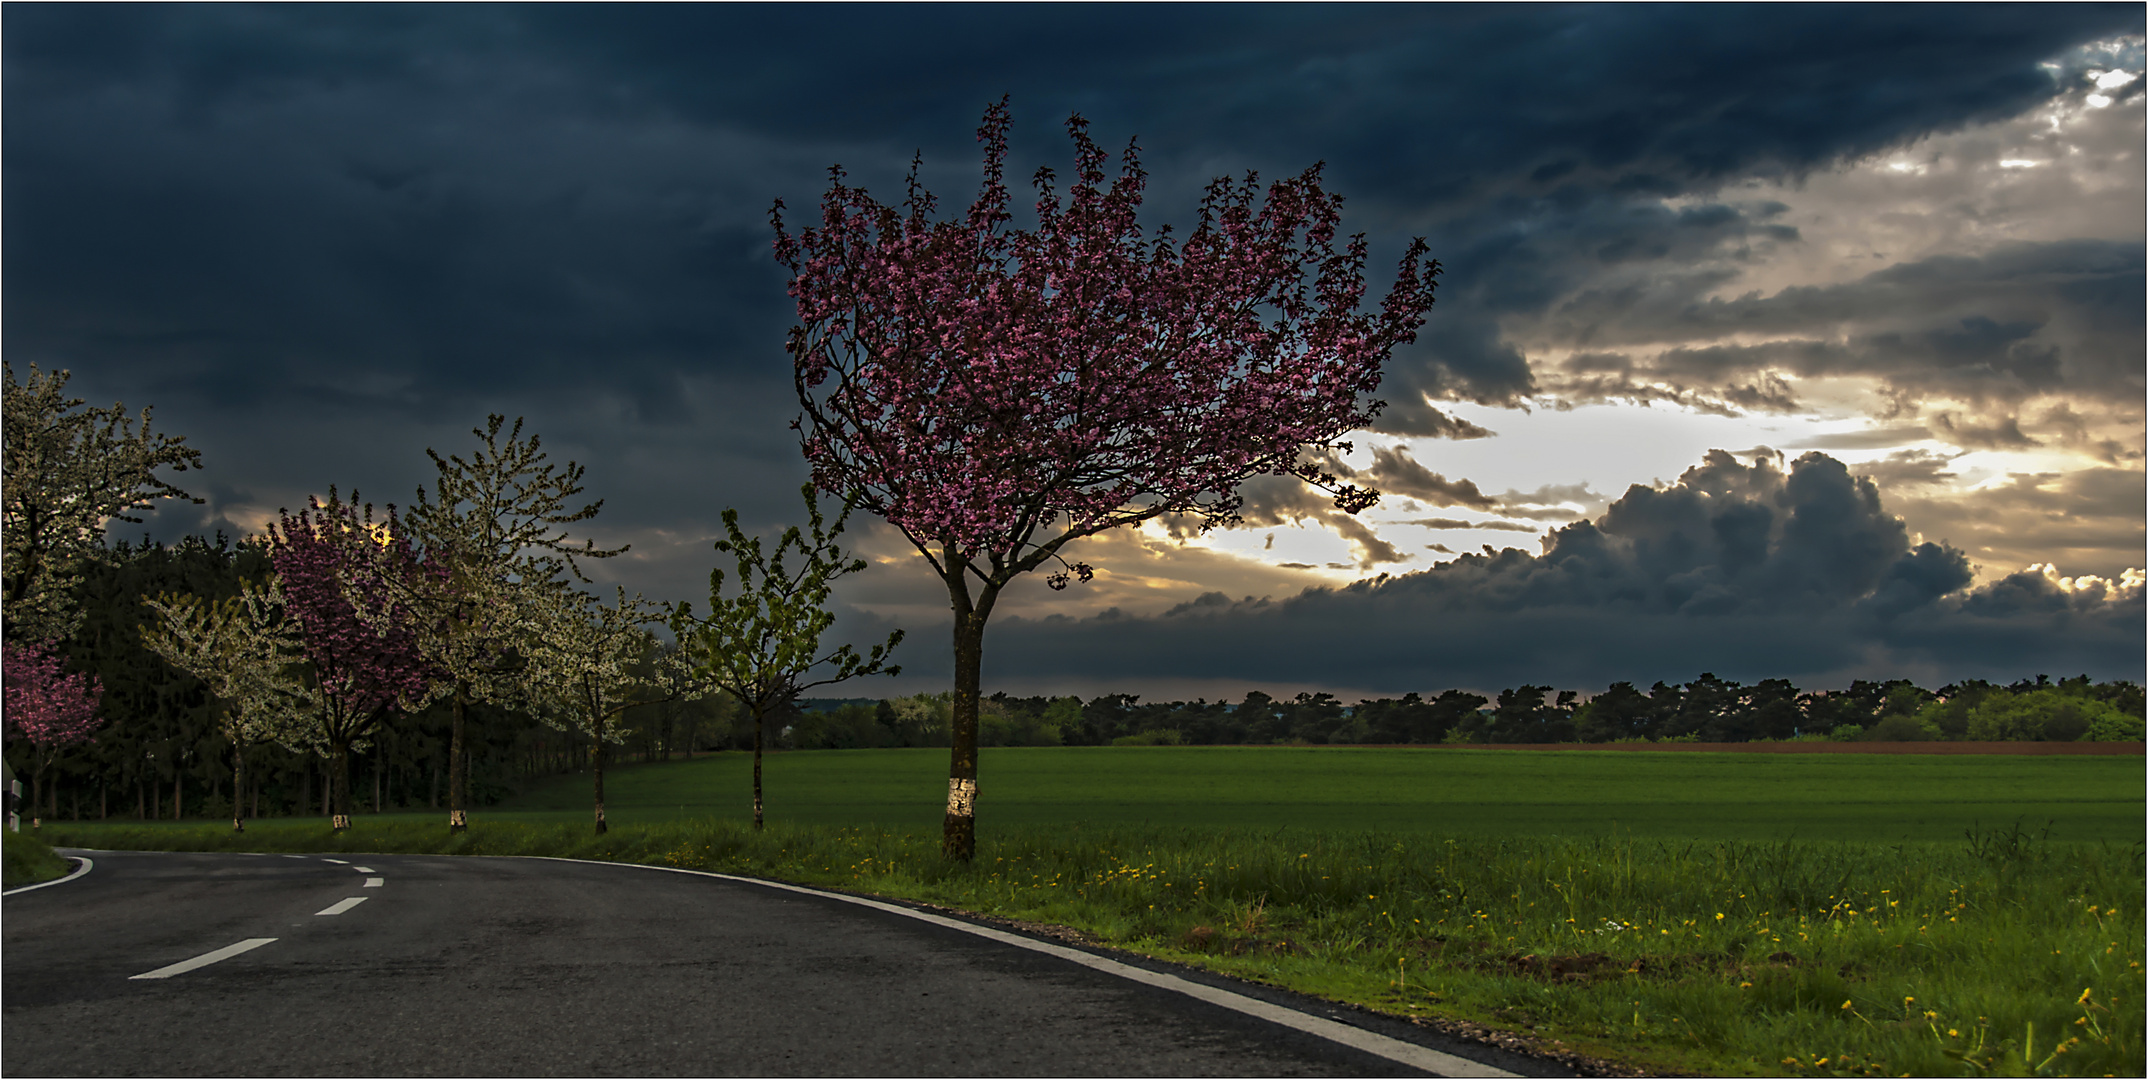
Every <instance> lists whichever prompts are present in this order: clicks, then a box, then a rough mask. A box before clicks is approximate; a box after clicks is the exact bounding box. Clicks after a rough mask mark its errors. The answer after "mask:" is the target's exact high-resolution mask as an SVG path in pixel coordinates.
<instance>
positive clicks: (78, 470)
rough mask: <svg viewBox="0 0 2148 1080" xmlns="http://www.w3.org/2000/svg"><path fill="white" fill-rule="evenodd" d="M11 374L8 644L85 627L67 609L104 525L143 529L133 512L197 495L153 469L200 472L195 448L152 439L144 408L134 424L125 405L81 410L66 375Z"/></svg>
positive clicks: (3, 501) (5, 530)
mask: <svg viewBox="0 0 2148 1080" xmlns="http://www.w3.org/2000/svg"><path fill="white" fill-rule="evenodd" d="M0 367H4V368H5V372H6V376H7V393H6V409H5V414H6V419H5V421H4V423H0V427H4V428H5V433H6V434H5V453H4V458H5V470H6V476H5V484H4V487H5V491H4V492H0V506H4V521H0V542H4V545H5V548H6V557H5V566H6V569H5V571H4V573H0V577H4V578H5V582H4V586H0V589H4V595H5V597H6V608H5V617H6V623H7V627H6V633H7V640H9V641H50V640H53V639H56V638H61V637H65V636H67V635H68V634H70V633H73V632H74V629H75V626H76V625H77V624H78V623H79V622H80V621H81V620H80V616H79V615H78V614H77V613H75V612H74V611H73V609H72V606H71V604H70V603H69V597H70V593H71V591H72V589H73V587H74V585H75V583H76V581H77V580H79V578H80V576H81V565H82V563H83V561H84V560H87V559H91V558H95V557H97V555H98V554H99V553H100V552H101V551H102V548H103V544H104V532H105V527H106V526H107V525H108V524H110V523H111V522H113V521H130V522H134V523H137V524H139V523H140V522H141V520H142V519H141V518H139V517H135V516H133V514H134V512H135V511H138V510H146V509H148V508H149V507H151V506H153V505H155V501H156V500H158V499H185V500H188V501H190V502H196V503H198V502H201V501H202V500H201V499H198V498H195V497H194V496H192V495H188V494H187V493H186V492H184V491H181V490H179V489H178V488H176V487H174V486H172V485H171V484H170V483H167V482H166V481H165V480H163V479H162V478H161V477H159V476H158V475H157V470H158V469H161V468H166V467H169V468H171V469H172V470H173V471H174V472H185V471H186V470H188V469H190V468H193V469H198V468H200V467H201V451H199V450H195V449H192V448H190V447H188V446H187V445H186V440H185V439H184V438H179V437H173V436H169V435H158V434H154V433H152V432H151V431H150V429H149V410H148V409H143V410H142V415H141V417H140V420H139V424H140V426H139V427H137V426H136V424H137V421H136V419H135V418H134V417H130V416H128V415H127V409H126V406H124V405H121V404H118V403H117V402H115V403H113V405H112V407H111V408H109V409H85V408H83V402H82V399H80V398H70V397H67V396H66V388H67V380H68V377H69V373H68V372H66V371H64V370H63V371H57V372H53V373H50V374H40V373H39V372H38V370H37V366H36V365H34V364H33V365H31V367H30V377H29V380H28V381H26V382H21V383H18V382H16V381H15V369H14V367H13V366H12V365H5V364H0Z"/></svg>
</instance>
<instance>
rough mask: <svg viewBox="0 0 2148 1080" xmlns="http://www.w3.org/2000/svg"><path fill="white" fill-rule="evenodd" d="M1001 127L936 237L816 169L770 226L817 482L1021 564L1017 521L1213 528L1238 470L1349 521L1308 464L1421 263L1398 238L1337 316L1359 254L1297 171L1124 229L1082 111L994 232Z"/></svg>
mask: <svg viewBox="0 0 2148 1080" xmlns="http://www.w3.org/2000/svg"><path fill="white" fill-rule="evenodd" d="M1008 124H1009V113H1008V111H1007V107H1006V103H1005V102H1004V101H1002V102H1000V103H999V104H996V105H994V106H992V107H991V108H990V109H989V110H987V112H986V114H985V118H984V122H983V125H982V126H981V127H980V128H979V131H978V139H979V141H980V142H982V143H984V144H985V147H986V152H985V183H984V186H983V189H982V191H981V192H980V193H979V195H978V197H977V199H976V201H975V202H974V203H972V204H971V206H970V208H969V211H968V214H967V215H966V216H965V217H963V218H962V219H960V220H935V218H934V216H933V211H934V209H935V200H934V198H933V196H932V195H931V194H930V193H929V192H926V191H924V190H923V189H922V188H921V187H920V186H919V184H918V181H917V174H916V171H915V168H914V167H913V170H912V172H911V176H910V181H909V193H908V196H907V198H906V199H905V200H904V203H903V206H902V208H900V209H898V208H896V207H893V206H885V205H882V204H880V203H879V202H877V201H875V200H874V199H873V198H872V197H871V196H870V195H869V194H867V192H866V191H865V190H864V189H862V188H855V187H851V186H849V185H847V184H846V183H844V179H843V177H844V174H843V172H842V170H841V169H840V168H835V169H831V170H830V174H831V186H830V187H829V189H828V192H827V194H826V195H825V196H824V197H823V199H822V202H821V219H820V224H819V226H818V227H816V228H808V229H806V230H804V231H803V232H802V233H799V234H796V235H793V234H792V233H790V232H789V231H788V230H787V229H786V228H785V226H784V223H783V218H782V211H783V204H782V203H781V202H780V201H779V202H778V203H777V204H776V206H775V208H774V210H773V211H772V213H771V217H772V218H773V221H774V225H775V230H776V243H775V251H776V257H777V259H778V260H779V261H780V262H782V263H783V264H784V265H785V266H786V267H787V268H789V270H790V271H791V273H792V278H791V282H790V294H791V296H792V297H793V298H794V299H795V300H796V302H797V308H798V316H799V320H800V324H799V325H798V326H797V327H796V328H794V329H793V330H792V332H791V337H790V341H789V349H790V351H791V353H792V356H793V359H794V361H795V367H796V377H797V382H798V390H799V397H800V401H801V403H802V405H803V406H804V408H805V410H806V414H807V415H806V417H805V418H804V419H805V420H809V421H810V425H809V426H804V425H803V424H802V428H803V430H802V436H803V442H804V449H805V453H806V456H807V458H808V459H809V461H810V462H811V464H812V467H813V477H814V483H815V485H816V486H818V487H820V488H821V489H823V490H829V491H841V492H845V493H847V494H854V495H855V496H856V497H857V498H858V500H859V502H860V504H861V505H864V506H865V507H866V508H867V509H869V510H871V511H872V512H874V513H876V514H879V515H881V516H882V517H885V518H886V519H887V520H888V521H889V522H891V523H893V524H895V525H896V526H898V527H899V528H901V529H903V530H904V532H905V533H906V534H908V535H909V536H910V537H911V539H912V540H913V541H916V542H918V543H920V545H921V546H927V545H929V546H932V547H940V548H946V549H950V550H951V552H952V553H953V554H956V555H957V556H958V557H961V558H964V559H967V558H969V557H971V556H972V555H977V554H985V555H988V556H993V557H996V558H997V559H1010V560H1019V559H1020V558H1021V557H1022V555H1023V552H1022V550H1021V549H1022V548H1023V547H1024V545H1026V544H1028V543H1029V542H1030V539H1029V538H1030V537H1032V536H1034V535H1036V533H1037V531H1038V529H1039V528H1042V527H1047V526H1050V525H1051V524H1052V523H1053V522H1055V521H1061V522H1063V523H1064V524H1063V528H1064V530H1065V531H1066V532H1067V533H1070V534H1075V535H1085V534H1087V533H1091V532H1096V531H1099V530H1101V529H1103V528H1108V527H1110V526H1112V525H1116V524H1123V523H1127V522H1131V521H1138V520H1142V519H1144V518H1147V517H1150V516H1154V515H1155V514H1159V513H1165V512H1171V513H1189V514H1196V515H1199V516H1200V517H1201V518H1202V519H1203V521H1204V522H1205V523H1207V524H1210V525H1214V524H1221V523H1228V522H1230V521H1232V520H1234V517H1235V512H1236V510H1237V509H1238V506H1239V500H1238V498H1237V497H1236V495H1235V494H1234V489H1235V488H1236V486H1237V485H1238V484H1239V483H1240V482H1241V481H1243V480H1245V479H1246V478H1248V477H1251V476H1255V475H1261V474H1285V473H1287V474H1292V475H1296V476H1299V477H1301V478H1303V479H1305V480H1306V481H1308V482H1311V483H1314V484H1318V485H1321V486H1324V487H1327V488H1328V489H1330V490H1332V491H1335V492H1336V494H1337V497H1338V500H1337V501H1338V504H1339V505H1342V506H1344V507H1345V508H1346V509H1350V510H1357V509H1362V508H1363V507H1364V506H1366V505H1369V504H1370V502H1371V500H1372V499H1374V498H1376V497H1377V496H1376V495H1375V494H1373V493H1370V492H1364V491H1360V490H1358V489H1356V488H1352V487H1350V486H1348V485H1338V484H1337V482H1336V479H1335V477H1333V476H1332V475H1329V474H1326V473H1323V472H1321V471H1319V469H1318V468H1317V466H1316V465H1314V464H1312V463H1311V458H1310V457H1309V455H1307V454H1306V453H1305V451H1306V450H1307V449H1308V448H1313V449H1317V448H1326V447H1343V446H1345V445H1346V444H1341V443H1338V442H1337V441H1336V440H1338V439H1339V438H1340V437H1341V436H1342V435H1343V434H1344V433H1346V432H1348V431H1350V430H1351V429H1353V428H1358V427H1362V426H1364V425H1365V424H1366V423H1367V422H1369V421H1370V419H1371V418H1372V416H1373V415H1374V414H1375V413H1376V412H1377V411H1378V409H1379V408H1380V407H1381V404H1382V403H1380V402H1378V401H1372V400H1369V399H1368V397H1367V395H1369V394H1371V393H1372V392H1373V391H1374V390H1375V389H1376V388H1377V387H1378V385H1379V382H1380V368H1381V365H1382V363H1383V362H1384V361H1385V360H1386V358H1387V356H1388V354H1389V353H1390V352H1391V351H1392V350H1393V349H1394V348H1396V347H1397V346H1398V345H1401V344H1404V343H1407V342H1410V341H1414V340H1415V338H1416V332H1417V328H1418V327H1419V326H1420V325H1422V323H1423V321H1424V315H1425V312H1426V311H1427V310H1428V309H1429V308H1430V307H1431V305H1432V300H1433V287H1434V285H1435V281H1434V279H1435V277H1436V276H1437V275H1438V273H1439V264H1438V263H1437V262H1435V261H1433V260H1431V259H1430V258H1428V257H1427V256H1426V250H1425V245H1424V243H1423V242H1422V241H1421V240H1420V241H1416V242H1413V243H1412V244H1411V245H1410V247H1409V249H1408V251H1407V252H1406V253H1405V254H1404V255H1403V257H1402V259H1401V263H1400V266H1399V268H1398V270H1397V276H1396V280H1395V284H1394V287H1393V288H1392V289H1391V290H1390V291H1389V293H1388V295H1387V298H1386V300H1385V301H1384V302H1383V303H1382V304H1381V306H1380V308H1379V310H1378V311H1372V312H1362V313H1361V312H1359V311H1358V306H1359V302H1360V300H1361V299H1362V297H1363V293H1364V276H1363V269H1364V263H1365V256H1366V244H1365V239H1364V236H1363V235H1362V234H1359V235H1356V236H1351V237H1348V238H1347V239H1346V240H1345V241H1344V242H1343V243H1342V244H1341V246H1340V247H1338V246H1337V223H1338V221H1339V220H1340V216H1341V203H1342V199H1341V197H1340V196H1336V195H1330V194H1328V193H1327V192H1326V191H1324V190H1323V189H1322V187H1321V179H1320V171H1321V170H1320V166H1318V165H1315V166H1314V167H1312V168H1310V169H1308V170H1306V171H1305V172H1304V173H1303V174H1301V175H1298V176H1296V177H1292V178H1289V179H1286V180H1282V181H1278V182H1276V183H1273V184H1271V185H1269V186H1268V188H1267V192H1266V197H1265V199H1261V198H1259V197H1258V196H1259V194H1260V193H1259V190H1258V185H1257V180H1258V178H1257V177H1256V176H1254V175H1253V174H1250V173H1249V174H1247V176H1246V177H1245V178H1244V179H1243V180H1241V181H1234V180H1232V179H1230V178H1227V177H1226V178H1219V179H1217V180H1216V181H1214V182H1213V183H1211V184H1210V185H1209V187H1208V190H1207V195H1206V196H1205V198H1204V199H1203V200H1202V203H1201V208H1200V220H1199V224H1198V225H1197V226H1196V227H1195V228H1194V229H1193V230H1192V231H1191V232H1190V233H1188V234H1186V235H1185V236H1184V237H1183V238H1176V237H1174V236H1173V234H1172V232H1171V230H1170V229H1169V228H1168V227H1165V228H1163V229H1161V230H1159V231H1158V232H1157V234H1156V235H1155V236H1154V237H1153V238H1150V237H1148V236H1147V235H1146V234H1144V232H1143V230H1142V227H1141V226H1140V224H1139V223H1138V222H1137V221H1136V212H1137V211H1138V209H1139V208H1140V205H1141V199H1142V191H1143V188H1144V186H1145V184H1146V180H1147V176H1146V173H1145V172H1144V171H1143V170H1142V168H1141V165H1140V162H1139V160H1138V156H1137V153H1136V149H1135V147H1134V146H1133V145H1132V144H1129V145H1128V147H1127V150H1126V152H1125V154H1124V155H1122V161H1121V168H1120V171H1119V175H1118V176H1117V177H1116V178H1115V179H1111V180H1110V182H1109V184H1108V186H1107V184H1106V179H1107V178H1106V175H1105V164H1106V162H1107V160H1108V156H1107V155H1106V154H1105V153H1104V151H1102V150H1101V149H1099V148H1098V147H1097V145H1096V144H1095V143H1094V142H1093V141H1092V140H1091V139H1090V138H1089V135H1088V130H1087V124H1086V122H1085V121H1083V120H1082V119H1081V117H1079V116H1075V117H1072V118H1070V119H1069V120H1068V121H1067V131H1068V133H1069V134H1070V135H1071V136H1072V138H1073V140H1074V144H1075V148H1076V169H1075V180H1074V184H1073V186H1072V187H1071V189H1069V190H1068V191H1067V192H1066V193H1065V196H1064V197H1063V198H1062V197H1061V195H1060V194H1059V192H1058V191H1057V190H1056V189H1055V187H1054V182H1055V177H1054V175H1053V173H1052V171H1051V170H1049V169H1040V170H1038V172H1037V174H1036V177H1035V180H1034V184H1035V187H1036V189H1037V200H1036V204H1035V206H1036V216H1037V223H1036V227H1035V228H1033V229H1020V228H1014V227H1012V226H1011V225H1010V222H1011V221H1012V214H1011V213H1010V212H1009V209H1008V207H1009V195H1008V191H1007V187H1006V185H1005V183H1004V181H1003V176H1004V166H1005V159H1006V153H1007V128H1008Z"/></svg>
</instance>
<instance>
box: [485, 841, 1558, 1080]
mask: <svg viewBox="0 0 2148 1080" xmlns="http://www.w3.org/2000/svg"><path fill="white" fill-rule="evenodd" d="M520 857H521V858H527V859H544V860H546V861H550V862H579V863H587V862H591V861H592V860H588V859H562V858H558V857H557V856H548V855H524V856H520ZM597 865H601V866H630V867H634V868H636V869H641V870H663V871H668V872H670V873H674V874H692V875H695V876H697V877H712V878H720V879H722V880H724V881H737V882H741V883H744V884H747V885H759V886H762V887H763V888H769V889H782V890H784V891H786V892H794V893H804V894H806V895H807V896H820V897H825V898H827V899H829V900H840V901H842V902H844V903H846V904H856V905H858V906H859V907H869V908H878V909H879V910H881V911H885V912H888V913H890V914H893V915H901V916H903V917H905V918H911V919H916V920H918V921H919V922H928V923H932V924H934V925H936V926H944V927H946V928H948V929H950V930H959V931H961V932H963V933H965V934H975V935H977V936H978V937H981V938H990V939H991V940H993V941H997V942H1001V943H1003V944H1007V945H1013V946H1015V947H1016V948H1022V949H1028V950H1030V951H1032V952H1040V953H1045V954H1047V955H1050V956H1056V957H1059V958H1060V959H1062V960H1070V961H1073V962H1074V963H1077V964H1080V965H1082V966H1083V967H1087V968H1094V969H1095V970H1097V971H1102V972H1106V973H1108V974H1112V975H1117V976H1119V977H1120V978H1122V979H1130V980H1132V981H1134V982H1138V983H1147V984H1148V985H1150V986H1154V987H1157V988H1160V989H1164V990H1174V991H1177V992H1178V993H1181V994H1184V995H1186V996H1187V997H1190V998H1195V999H1198V1000H1201V1001H1205V1002H1208V1003H1209V1004H1211V1005H1219V1006H1222V1007H1223V1008H1226V1009H1230V1010H1231V1011H1233V1012H1239V1013H1244V1014H1245V1015H1247V1016H1256V1017H1259V1018H1260V1019H1263V1020H1266V1021H1268V1022H1269V1023H1272V1024H1280V1025H1282V1026H1284V1027H1287V1028H1294V1029H1296V1030H1298V1031H1302V1032H1305V1033H1306V1034H1308V1035H1317V1036H1319V1037H1320V1038H1323V1039H1327V1040H1329V1041H1331V1042H1338V1043H1341V1044H1343V1045H1344V1046H1348V1047H1352V1048H1354V1049H1358V1050H1362V1051H1364V1052H1366V1053H1368V1054H1374V1055H1377V1056H1379V1057H1383V1058H1386V1059H1387V1060H1389V1061H1395V1062H1400V1063H1402V1064H1404V1065H1408V1066H1410V1067H1412V1068H1415V1069H1422V1070H1423V1071H1425V1072H1428V1073H1431V1074H1433V1075H1434V1076H1473V1077H1475V1076H1482V1077H1505V1076H1518V1075H1520V1074H1518V1073H1510V1072H1507V1071H1506V1070H1504V1069H1498V1068H1494V1067H1492V1066H1490V1065H1486V1064H1484V1063H1483V1062H1480V1061H1471V1060H1469V1059H1468V1058H1464V1057H1456V1056H1455V1055H1453V1054H1444V1053H1441V1052H1440V1051H1437V1050H1434V1049H1432V1048H1430V1047H1426V1046H1419V1045H1417V1044H1416V1043H1410V1042H1404V1041H1402V1040H1401V1039H1391V1038H1388V1037H1387V1036H1385V1035H1380V1034H1376V1033H1374V1032H1370V1031H1366V1030H1365V1029H1364V1028H1360V1027H1353V1026H1351V1025H1349V1024H1343V1023H1338V1022H1336V1021H1333V1020H1329V1019H1326V1018H1324V1017H1319V1016H1312V1015H1308V1014H1306V1013H1302V1012H1299V1011H1298V1010H1296V1009H1291V1008H1286V1007H1284V1006H1281V1005H1273V1004H1270V1003H1268V1002H1265V1001H1262V1000H1260V999H1258V998H1250V997H1247V996H1245V995H1244V994H1234V993H1232V992H1230V991H1229V990H1223V989H1219V988H1217V987H1213V986H1209V985H1207V984H1205V983H1197V982H1194V981H1193V980H1191V979H1181V978H1179V977H1178V976H1176V975H1167V974H1164V973H1163V972H1160V971H1150V970H1148V969H1147V968H1138V967H1135V966H1133V965H1132V964H1122V963H1119V962H1118V961H1116V960H1108V959H1105V958H1104V957H1101V956H1096V955H1094V954H1091V953H1085V952H1082V951H1081V950H1079V949H1069V948H1066V947H1065V946H1062V945H1053V944H1050V943H1047V942H1042V941H1037V940H1035V939H1032V938H1026V937H1020V936H1018V935H1015V934H1009V933H1006V932H1005V931H1001V930H994V929H992V928H991V927H988V926H978V925H977V924H975V923H966V922H962V921H960V920H957V919H949V918H943V917H941V916H939V915H934V914H931V913H929V912H924V911H917V910H914V909H912V908H906V907H900V906H898V905H895V904H884V903H881V902H880V901H878V900H867V899H866V898H864V897H862V896H850V895H847V894H844V893H832V892H822V891H820V890H819V889H808V888H806V887H805V886H803V885H786V884H784V883H782V882H780V881H763V880H761V879H760V878H749V877H738V876H736V875H734V874H718V873H713V872H711V871H708V870H687V869H684V868H682V867H675V866H649V865H646V864H643V863H599V864H597Z"/></svg>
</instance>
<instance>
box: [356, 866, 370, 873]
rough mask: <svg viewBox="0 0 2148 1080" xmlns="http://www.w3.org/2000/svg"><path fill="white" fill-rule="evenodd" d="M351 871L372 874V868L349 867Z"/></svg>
mask: <svg viewBox="0 0 2148 1080" xmlns="http://www.w3.org/2000/svg"><path fill="white" fill-rule="evenodd" d="M351 869H353V870H356V871H358V872H359V873H361V874H370V873H372V872H373V868H372V867H370V866H353V867H351Z"/></svg>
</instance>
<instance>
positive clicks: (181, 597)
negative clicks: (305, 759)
mask: <svg viewBox="0 0 2148 1080" xmlns="http://www.w3.org/2000/svg"><path fill="white" fill-rule="evenodd" d="M142 604H143V606H144V607H145V608H147V609H148V610H149V611H150V613H151V615H152V619H153V621H152V622H150V623H149V624H147V625H145V626H144V627H143V628H142V644H143V645H144V646H146V647H147V648H148V649H149V650H150V651H151V652H154V653H156V654H157V655H158V656H160V657H163V658H164V661H165V662H166V663H168V664H170V665H172V666H173V667H175V668H178V669H179V670H181V671H184V672H186V673H187V674H190V675H192V676H194V677H195V678H197V679H199V680H201V682H202V685H204V686H206V687H207V688H208V690H209V693H210V695H211V697H212V698H213V699H214V702H215V708H216V724H217V730H218V731H219V732H220V733H222V735H223V736H224V738H225V740H226V741H228V742H229V743H230V744H231V790H232V793H233V794H232V800H231V828H232V831H234V832H244V831H246V810H245V800H244V799H243V798H241V797H240V796H241V794H242V793H243V792H245V790H246V753H247V750H248V749H249V748H251V747H253V746H256V745H259V744H261V743H265V742H279V743H283V744H285V745H293V744H294V743H295V741H296V740H298V739H299V738H300V737H301V718H302V717H305V716H307V715H309V714H311V713H313V712H314V711H315V703H314V701H313V695H312V691H311V689H310V688H309V686H308V684H307V682H306V680H305V679H304V678H303V677H302V675H301V674H300V672H299V670H298V669H299V668H300V667H302V666H303V665H304V663H305V652H304V646H303V644H302V643H301V642H300V640H299V636H298V632H297V629H296V628H295V627H294V626H292V625H291V624H290V622H289V621H288V620H286V618H285V617H284V610H283V608H284V604H283V591H282V589H281V588H280V587H279V583H278V582H277V579H276V578H275V577H273V576H271V577H270V578H269V579H268V580H267V582H266V583H265V584H262V585H255V584H254V583H252V582H241V583H240V586H239V595H237V596H232V597H226V598H224V599H221V600H213V599H208V598H205V597H201V596H196V595H193V594H192V593H165V594H163V595H160V596H156V597H145V598H144V599H143V601H142Z"/></svg>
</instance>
